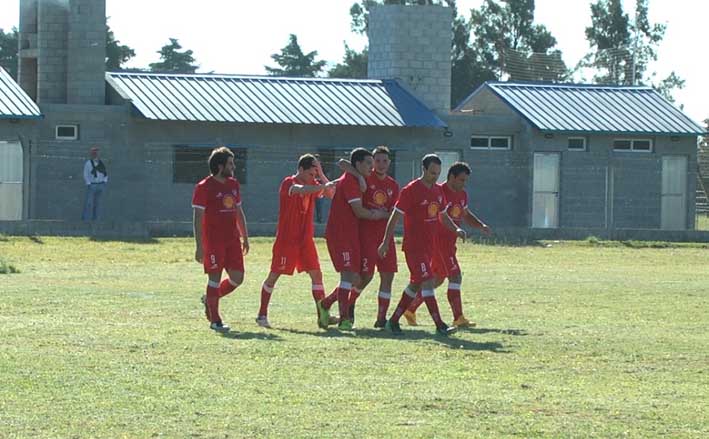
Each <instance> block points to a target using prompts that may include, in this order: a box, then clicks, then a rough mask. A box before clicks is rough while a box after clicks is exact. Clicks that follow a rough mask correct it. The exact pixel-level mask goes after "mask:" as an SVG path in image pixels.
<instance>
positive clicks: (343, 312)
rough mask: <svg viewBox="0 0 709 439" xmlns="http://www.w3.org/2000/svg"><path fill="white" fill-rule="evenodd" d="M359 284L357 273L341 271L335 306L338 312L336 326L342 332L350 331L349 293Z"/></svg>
mask: <svg viewBox="0 0 709 439" xmlns="http://www.w3.org/2000/svg"><path fill="white" fill-rule="evenodd" d="M358 283H359V273H357V272H352V271H343V272H341V273H340V285H339V286H338V290H337V304H338V308H339V311H340V323H339V324H338V325H337V327H338V328H340V329H342V330H350V329H352V316H351V315H350V292H351V291H352V289H353V287H352V286H353V285H357V284H358Z"/></svg>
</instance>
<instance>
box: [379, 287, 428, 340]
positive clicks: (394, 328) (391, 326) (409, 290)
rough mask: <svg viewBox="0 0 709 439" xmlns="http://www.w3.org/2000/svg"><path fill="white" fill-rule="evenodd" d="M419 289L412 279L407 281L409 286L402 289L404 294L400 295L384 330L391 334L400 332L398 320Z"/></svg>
mask: <svg viewBox="0 0 709 439" xmlns="http://www.w3.org/2000/svg"><path fill="white" fill-rule="evenodd" d="M420 288H421V284H420V283H417V281H416V280H415V279H414V278H413V276H412V279H411V280H410V281H409V284H408V285H407V286H406V288H404V292H403V293H402V294H401V299H399V303H398V304H397V305H396V308H395V309H394V312H393V313H392V315H391V317H389V320H387V322H386V325H385V328H386V329H388V330H389V331H391V332H394V333H398V332H401V327H400V326H399V319H401V316H402V315H404V312H405V311H406V309H407V308H408V307H409V305H410V304H411V302H412V301H413V300H414V299H415V298H416V292H417V291H418V290H419V289H420Z"/></svg>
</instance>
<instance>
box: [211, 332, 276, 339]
mask: <svg viewBox="0 0 709 439" xmlns="http://www.w3.org/2000/svg"><path fill="white" fill-rule="evenodd" d="M218 334H219V335H221V336H222V337H224V338H229V339H232V340H268V341H283V338H281V337H279V336H278V335H276V334H271V333H269V332H241V331H234V330H232V331H229V332H220V333H218Z"/></svg>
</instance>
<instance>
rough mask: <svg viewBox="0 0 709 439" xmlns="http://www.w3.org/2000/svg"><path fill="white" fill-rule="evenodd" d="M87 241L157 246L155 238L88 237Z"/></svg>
mask: <svg viewBox="0 0 709 439" xmlns="http://www.w3.org/2000/svg"><path fill="white" fill-rule="evenodd" d="M89 241H93V242H122V243H125V244H158V243H159V242H160V241H158V240H157V239H155V238H152V237H149V238H121V237H114V236H90V237H89Z"/></svg>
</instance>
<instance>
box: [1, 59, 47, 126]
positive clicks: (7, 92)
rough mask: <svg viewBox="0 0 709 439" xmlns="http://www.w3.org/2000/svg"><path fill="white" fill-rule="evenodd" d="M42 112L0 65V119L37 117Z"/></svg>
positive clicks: (40, 115)
mask: <svg viewBox="0 0 709 439" xmlns="http://www.w3.org/2000/svg"><path fill="white" fill-rule="evenodd" d="M41 117H42V113H40V111H39V107H38V106H37V104H35V103H34V102H33V101H32V99H30V97H29V96H27V93H25V92H24V90H22V88H21V87H20V86H19V85H18V84H17V83H16V82H15V80H14V79H12V76H10V74H9V73H7V72H6V71H5V70H3V68H2V67H0V119H39V118H41Z"/></svg>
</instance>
